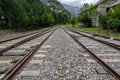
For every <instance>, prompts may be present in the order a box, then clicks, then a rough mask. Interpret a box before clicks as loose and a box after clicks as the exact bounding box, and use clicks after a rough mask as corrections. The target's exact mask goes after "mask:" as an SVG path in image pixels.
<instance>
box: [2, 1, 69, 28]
mask: <svg viewBox="0 0 120 80" xmlns="http://www.w3.org/2000/svg"><path fill="white" fill-rule="evenodd" d="M47 4H48V5H49V6H48V5H46V4H44V3H42V2H41V1H40V0H0V29H16V30H17V29H37V28H41V27H49V26H52V25H55V24H61V23H65V22H67V20H68V18H69V16H70V14H69V12H67V11H66V10H65V9H64V8H63V7H62V10H61V9H56V6H54V5H55V4H56V5H60V6H62V5H61V4H60V3H59V2H58V1H57V0H48V3H47ZM56 10H58V11H56ZM68 15H69V16H68Z"/></svg>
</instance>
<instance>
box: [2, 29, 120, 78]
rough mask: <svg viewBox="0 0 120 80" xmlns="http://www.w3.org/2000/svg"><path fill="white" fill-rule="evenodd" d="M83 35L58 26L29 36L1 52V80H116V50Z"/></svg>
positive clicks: (117, 71)
mask: <svg viewBox="0 0 120 80" xmlns="http://www.w3.org/2000/svg"><path fill="white" fill-rule="evenodd" d="M82 34H84V33H82ZM82 34H79V32H78V31H75V30H71V29H66V28H64V29H63V28H57V29H52V30H43V31H41V33H38V35H37V36H35V35H36V34H35V35H32V36H34V37H32V39H31V38H30V37H31V36H29V37H28V38H26V39H25V40H26V41H25V42H24V41H23V43H22V44H20V45H16V46H14V47H12V48H10V49H8V50H6V51H4V52H2V55H1V56H0V79H1V80H119V79H120V71H119V68H120V61H119V58H120V54H119V53H120V51H119V49H118V48H115V47H112V46H110V45H108V44H105V43H102V42H99V41H96V40H94V39H92V38H89V37H87V36H88V35H89V34H87V36H84V35H85V34H84V35H82ZM29 39H31V40H29ZM23 40H24V39H23ZM20 41H22V40H20ZM20 41H18V42H20ZM14 44H16V42H15V43H14ZM12 45H13V44H12ZM8 46H10V45H8Z"/></svg>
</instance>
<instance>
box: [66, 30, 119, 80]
mask: <svg viewBox="0 0 120 80" xmlns="http://www.w3.org/2000/svg"><path fill="white" fill-rule="evenodd" d="M64 31H65V32H66V33H67V34H68V35H69V36H71V37H72V38H73V39H74V40H75V41H76V42H77V43H78V44H79V45H80V46H82V47H83V48H84V49H85V50H86V51H87V52H88V53H89V55H90V56H91V57H92V58H93V59H95V60H96V61H97V62H98V63H99V64H101V65H102V66H103V67H104V68H105V69H106V70H107V71H108V72H109V73H110V74H111V75H113V76H114V77H115V79H116V80H120V73H119V72H117V71H116V70H115V69H114V68H113V67H112V66H110V65H108V64H107V63H106V62H105V61H103V60H102V59H101V58H100V57H98V56H97V55H96V54H95V53H93V52H92V51H91V50H89V49H88V48H87V47H86V46H85V45H83V44H82V43H81V42H80V41H79V40H78V39H77V38H76V37H75V36H74V35H72V34H70V33H69V32H68V31H67V30H65V29H64ZM69 31H72V32H75V31H73V30H69ZM75 33H78V32H75ZM78 34H80V33H78ZM81 35H83V34H81ZM83 36H85V37H88V36H86V35H83ZM90 38H91V37H90ZM91 39H92V38H91ZM99 41H100V40H99ZM100 42H103V41H100ZM113 45H114V44H113ZM109 46H111V45H109ZM111 47H113V46H111ZM114 48H116V47H114ZM116 49H119V47H117V48H116Z"/></svg>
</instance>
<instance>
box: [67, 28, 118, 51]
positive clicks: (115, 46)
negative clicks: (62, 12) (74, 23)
mask: <svg viewBox="0 0 120 80" xmlns="http://www.w3.org/2000/svg"><path fill="white" fill-rule="evenodd" d="M68 30H69V31H72V32H74V33H77V34H80V35H83V36H85V37H88V38H90V39H93V40H95V41H98V42H100V43H102V44H106V45H109V46H110V47H113V48H114V49H117V50H119V51H120V45H117V44H114V43H110V42H108V41H104V40H100V39H96V38H94V37H91V36H88V35H85V34H83V33H80V32H78V31H75V30H72V29H68Z"/></svg>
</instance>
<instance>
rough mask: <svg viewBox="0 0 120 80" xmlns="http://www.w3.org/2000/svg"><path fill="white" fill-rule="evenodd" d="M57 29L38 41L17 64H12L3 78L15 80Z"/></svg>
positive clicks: (4, 79)
mask: <svg viewBox="0 0 120 80" xmlns="http://www.w3.org/2000/svg"><path fill="white" fill-rule="evenodd" d="M54 31H55V30H53V31H52V32H51V33H50V34H49V35H48V36H47V37H46V38H45V39H44V40H43V41H42V42H41V43H38V44H37V45H36V46H34V47H33V48H32V49H31V50H30V51H29V52H27V54H26V55H25V56H24V57H23V58H22V59H20V60H19V61H17V63H16V64H15V65H13V66H12V68H10V69H9V70H8V71H7V72H5V74H4V75H3V77H2V78H1V79H2V80H13V79H14V78H15V76H16V75H17V73H18V72H20V70H22V69H23V67H24V66H25V64H27V62H28V61H30V59H31V58H32V57H33V56H34V54H35V53H36V52H37V51H38V49H39V48H40V47H41V46H42V45H43V44H44V43H45V42H46V40H47V39H48V38H49V37H50V36H51V35H52V34H53V32H54Z"/></svg>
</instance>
